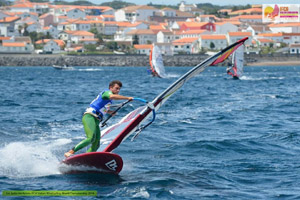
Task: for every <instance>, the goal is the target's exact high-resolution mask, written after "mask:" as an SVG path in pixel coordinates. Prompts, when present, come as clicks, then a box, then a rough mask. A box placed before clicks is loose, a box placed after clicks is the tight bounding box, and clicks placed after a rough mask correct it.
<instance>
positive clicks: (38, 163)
mask: <svg viewBox="0 0 300 200" xmlns="http://www.w3.org/2000/svg"><path fill="white" fill-rule="evenodd" d="M70 142H71V140H69V139H58V140H55V141H32V142H12V143H9V144H7V145H5V146H4V147H3V148H1V149H0V157H1V160H0V176H4V177H12V178H24V177H39V176H48V175H53V174H59V173H60V172H59V170H58V164H59V162H60V160H59V159H58V158H57V157H56V156H55V154H54V153H53V150H57V148H59V146H62V145H65V144H67V143H70Z"/></svg>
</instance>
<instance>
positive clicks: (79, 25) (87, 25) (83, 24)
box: [74, 20, 91, 31]
mask: <svg viewBox="0 0 300 200" xmlns="http://www.w3.org/2000/svg"><path fill="white" fill-rule="evenodd" d="M74 24H75V25H76V30H78V31H90V30H91V21H84V20H79V21H76V22H75V23H74Z"/></svg>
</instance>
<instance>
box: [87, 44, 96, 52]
mask: <svg viewBox="0 0 300 200" xmlns="http://www.w3.org/2000/svg"><path fill="white" fill-rule="evenodd" d="M84 48H85V49H86V50H87V51H91V52H93V51H96V45H94V44H86V45H84Z"/></svg>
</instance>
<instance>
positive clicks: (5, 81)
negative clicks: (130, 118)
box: [0, 66, 300, 200]
mask: <svg viewBox="0 0 300 200" xmlns="http://www.w3.org/2000/svg"><path fill="white" fill-rule="evenodd" d="M189 69H191V68H190V67H166V72H167V74H168V77H167V78H166V79H159V78H153V77H151V76H149V75H148V74H147V72H146V68H145V67H93V68H92V67H75V68H74V69H72V70H66V71H59V70H55V69H53V68H51V67H1V68H0V86H1V87H0V97H1V98H0V190H1V191H4V190H13V191H18V190H51V191H52V190H53V191H57V190H58V191H61V190H96V191H97V196H96V197H4V196H0V199H180V200H181V199H300V192H299V191H300V136H299V127H300V117H299V113H300V84H299V82H300V66H299V67H289V66H287V67H272V66H269V67H245V73H244V76H243V77H242V78H241V79H240V80H233V79H232V78H230V77H229V76H228V75H226V73H225V68H224V67H210V68H208V69H207V70H205V71H204V72H203V73H202V74H200V75H197V76H196V77H194V78H192V79H191V80H189V81H188V82H187V83H186V84H185V85H184V86H183V87H182V88H181V89H180V90H179V91H177V92H176V93H175V94H174V95H173V96H172V97H171V98H170V99H169V100H168V101H167V102H166V104H164V106H163V107H162V108H161V109H160V110H159V111H158V112H157V116H156V121H155V122H154V123H153V124H152V125H151V126H149V127H148V128H147V129H145V130H144V131H143V132H142V133H141V134H140V135H139V137H138V138H137V139H136V140H135V141H133V142H131V141H130V139H128V140H126V141H125V142H123V143H122V144H121V145H120V146H119V147H118V148H117V149H115V151H114V153H117V154H119V155H120V156H121V157H122V158H123V161H124V167H123V170H122V171H121V173H120V174H119V175H118V176H111V175H95V174H89V175H65V174H61V173H60V171H59V170H58V166H59V163H60V161H61V160H62V159H63V154H64V152H66V151H68V150H69V149H70V148H71V147H72V146H73V145H75V144H77V143H78V142H79V141H80V140H82V139H83V138H84V131H83V126H82V124H81V116H82V112H83V111H84V109H85V108H86V107H87V106H88V104H89V103H90V102H91V101H92V100H93V99H94V98H95V97H96V95H97V94H98V93H99V92H100V91H102V90H103V89H105V88H107V87H108V83H109V82H110V81H111V80H113V79H119V80H121V81H122V82H123V88H122V90H121V93H120V94H124V95H127V96H133V97H140V98H144V99H147V100H149V101H151V100H152V99H153V98H155V97H156V96H157V95H158V94H159V93H160V92H162V91H163V90H164V89H166V88H167V87H168V86H169V85H170V84H172V83H173V82H174V81H176V80H177V79H178V78H179V77H180V76H181V75H183V74H184V73H186V72H187V71H188V70H189ZM126 112H127V109H126V108H125V109H124V110H121V111H120V112H119V113H118V115H116V116H115V117H114V118H113V119H112V120H111V123H113V122H114V121H117V120H118V119H120V118H121V117H122V116H124V115H125V114H126Z"/></svg>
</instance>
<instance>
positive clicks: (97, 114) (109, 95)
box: [65, 80, 133, 157]
mask: <svg viewBox="0 0 300 200" xmlns="http://www.w3.org/2000/svg"><path fill="white" fill-rule="evenodd" d="M121 87H122V82H121V81H118V80H115V81H112V82H110V84H109V89H108V90H104V91H102V92H101V93H100V94H99V95H98V96H97V98H96V99H94V100H93V101H92V102H91V103H90V106H89V107H88V108H87V109H86V110H85V112H84V114H83V117H82V123H83V127H84V131H85V134H86V139H84V140H82V141H81V142H79V143H78V144H77V145H76V146H75V147H73V148H72V149H71V150H70V151H68V152H66V153H65V157H69V156H72V155H73V154H74V153H75V152H77V151H79V150H80V149H82V148H84V147H86V146H88V145H90V144H91V147H90V148H89V149H88V150H87V152H95V151H97V149H98V148H99V146H100V136H101V134H100V128H99V123H100V122H101V121H102V119H103V116H104V115H105V114H106V113H108V114H111V113H112V111H110V110H109V106H110V105H111V104H112V103H113V102H112V100H133V97H127V96H122V95H119V92H120V89H121Z"/></svg>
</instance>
